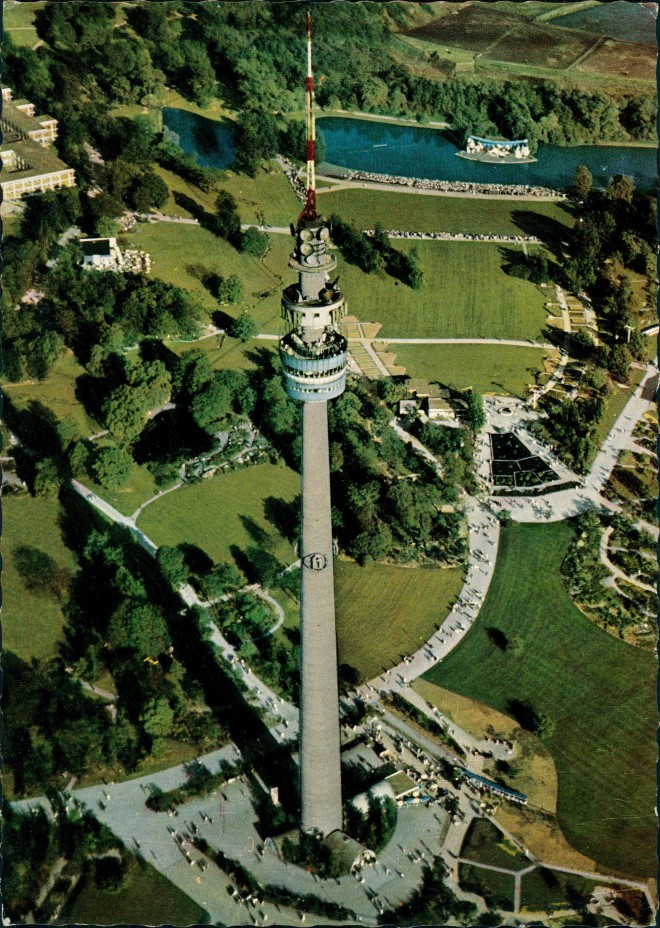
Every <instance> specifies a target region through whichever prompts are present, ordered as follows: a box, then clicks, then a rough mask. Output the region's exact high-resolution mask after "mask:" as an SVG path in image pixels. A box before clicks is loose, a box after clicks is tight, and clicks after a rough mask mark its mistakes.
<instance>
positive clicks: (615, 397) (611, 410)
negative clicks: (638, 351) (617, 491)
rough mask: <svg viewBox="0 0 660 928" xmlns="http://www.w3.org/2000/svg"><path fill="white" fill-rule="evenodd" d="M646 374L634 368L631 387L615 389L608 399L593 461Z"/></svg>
mask: <svg viewBox="0 0 660 928" xmlns="http://www.w3.org/2000/svg"><path fill="white" fill-rule="evenodd" d="M644 374H645V371H640V370H638V369H637V368H632V369H631V371H630V385H629V386H628V387H626V388H624V389H621V387H614V392H613V393H612V394H611V395H610V396H608V397H607V398H606V400H605V412H604V414H603V418H602V419H601V420H600V422H599V423H598V425H597V426H596V431H595V433H594V453H593V454H592V456H591V459H592V460H593V458H595V457H596V454H597V453H598V450H599V449H600V446H601V445H602V443H603V442H604V441H605V439H606V438H607V436H608V435H609V433H610V430H611V428H612V426H613V425H614V423H615V422H616V420H617V419H618V418H619V416H620V415H621V413H622V412H623V409H624V406H625V405H626V403H627V402H628V400H629V399H630V397H631V395H632V394H633V393H634V391H635V388H636V387H637V386H638V385H639V383H640V382H641V380H642V378H643V377H644Z"/></svg>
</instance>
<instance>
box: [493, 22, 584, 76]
mask: <svg viewBox="0 0 660 928" xmlns="http://www.w3.org/2000/svg"><path fill="white" fill-rule="evenodd" d="M597 41H598V39H597V37H596V36H592V35H585V34H584V33H581V32H571V31H569V30H568V29H561V30H559V29H554V28H552V26H538V25H533V24H532V23H525V24H524V25H521V26H519V27H517V28H515V29H512V30H511V31H510V32H508V33H507V34H506V35H505V36H504V37H503V38H502V39H500V41H499V42H497V44H495V45H494V46H491V47H490V49H489V50H488V57H490V58H494V59H495V60H497V61H514V62H517V63H519V64H528V65H532V66H536V67H543V68H552V69H553V70H557V71H564V70H565V69H566V68H567V67H569V66H570V65H572V64H573V63H574V62H575V61H577V59H578V58H579V57H580V56H581V55H583V54H584V53H585V52H586V51H588V49H589V48H592V47H593V46H594V45H595V44H596V42H597Z"/></svg>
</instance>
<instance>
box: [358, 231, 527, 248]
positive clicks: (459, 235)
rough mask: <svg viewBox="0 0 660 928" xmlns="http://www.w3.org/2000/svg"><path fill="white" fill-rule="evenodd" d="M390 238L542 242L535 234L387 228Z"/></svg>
mask: <svg viewBox="0 0 660 928" xmlns="http://www.w3.org/2000/svg"><path fill="white" fill-rule="evenodd" d="M364 234H365V235H374V234H375V230H374V229H364ZM385 234H386V235H387V237H388V238H441V239H454V240H458V241H461V242H462V241H467V242H512V243H514V244H515V243H518V244H520V243H522V242H525V243H529V244H531V245H540V244H542V242H541V239H540V238H537V237H536V236H535V235H474V234H471V233H469V232H410V231H403V230H401V229H385Z"/></svg>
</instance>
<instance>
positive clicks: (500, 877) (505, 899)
mask: <svg viewBox="0 0 660 928" xmlns="http://www.w3.org/2000/svg"><path fill="white" fill-rule="evenodd" d="M458 882H459V885H460V887H461V889H464V890H466V891H467V892H469V893H476V894H477V895H478V896H483V898H484V899H485V900H486V904H487V906H488V908H489V909H495V908H497V909H503V910H504V911H506V912H512V911H513V891H514V876H513V874H512V873H501V872H500V871H498V870H484V869H483V868H481V867H472V866H471V865H470V864H463V863H460V864H459V865H458Z"/></svg>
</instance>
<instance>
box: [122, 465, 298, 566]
mask: <svg viewBox="0 0 660 928" xmlns="http://www.w3.org/2000/svg"><path fill="white" fill-rule="evenodd" d="M299 493H300V477H299V476H298V475H297V474H295V473H294V472H293V471H292V470H290V469H289V468H288V467H285V466H284V465H282V466H280V465H277V464H256V465H254V466H252V467H246V468H242V469H240V470H237V471H232V472H231V473H227V474H222V475H220V476H217V477H211V478H210V479H208V480H203V481H202V482H201V483H198V484H195V485H193V486H187V487H183V488H182V489H181V490H175V491H174V492H173V493H170V494H168V495H167V496H164V497H163V498H162V499H161V500H158V501H157V502H155V503H152V505H150V506H148V507H147V508H146V509H145V510H144V512H143V514H142V515H141V516H140V518H139V519H138V527H139V528H141V529H142V530H143V531H144V532H145V534H146V535H148V536H149V538H151V539H152V541H154V542H155V543H156V544H157V545H177V544H179V543H181V542H188V543H190V544H195V545H197V546H198V547H200V548H202V549H203V550H204V551H206V553H207V554H208V555H209V557H211V558H212V559H213V560H214V561H226V562H231V561H232V554H231V550H230V549H231V548H232V547H233V546H234V545H236V546H237V547H238V548H240V549H241V551H243V552H244V551H246V550H247V549H248V548H250V547H261V548H263V549H265V550H266V551H267V552H268V553H269V554H271V555H272V556H274V557H276V558H277V559H278V560H279V561H280V562H281V563H282V564H283V565H287V564H290V563H291V562H292V561H293V560H294V556H293V548H292V546H291V545H290V544H289V542H288V541H287V540H286V539H285V538H284V537H283V536H282V535H281V534H280V532H279V531H278V530H277V528H276V527H275V526H274V525H273V523H271V522H269V521H268V519H267V517H266V515H265V512H264V506H265V501H266V500H267V499H268V498H269V497H273V498H275V499H276V500H278V501H279V500H284V501H285V502H287V503H290V502H292V500H294V499H295V498H296V496H297V495H298V494H299Z"/></svg>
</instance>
